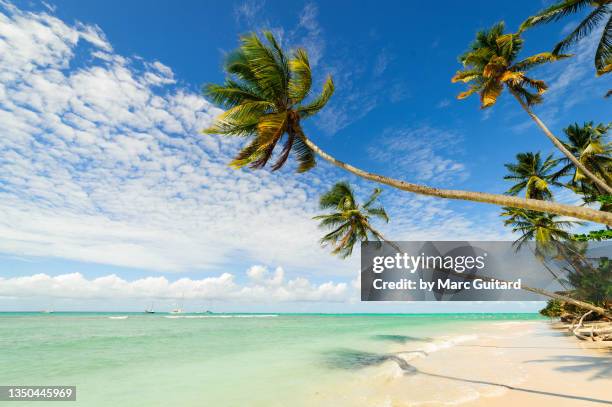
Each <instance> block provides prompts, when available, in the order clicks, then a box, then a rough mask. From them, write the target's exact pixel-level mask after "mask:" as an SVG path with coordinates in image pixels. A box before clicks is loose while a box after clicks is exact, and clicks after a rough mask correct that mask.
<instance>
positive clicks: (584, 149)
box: [204, 0, 612, 316]
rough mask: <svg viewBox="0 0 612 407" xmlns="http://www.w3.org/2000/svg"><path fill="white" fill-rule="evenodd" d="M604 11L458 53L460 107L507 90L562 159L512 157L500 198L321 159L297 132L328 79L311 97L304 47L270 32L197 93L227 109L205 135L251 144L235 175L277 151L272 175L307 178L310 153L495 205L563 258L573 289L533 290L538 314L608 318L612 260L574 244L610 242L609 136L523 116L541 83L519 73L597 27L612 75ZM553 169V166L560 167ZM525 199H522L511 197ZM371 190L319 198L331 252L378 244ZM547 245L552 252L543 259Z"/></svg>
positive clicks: (438, 193) (499, 34)
mask: <svg viewBox="0 0 612 407" xmlns="http://www.w3.org/2000/svg"><path fill="white" fill-rule="evenodd" d="M610 4H611V3H610V1H609V0H602V1H584V0H564V1H561V2H560V3H557V4H556V5H554V6H552V7H549V8H548V9H546V10H544V11H542V12H540V13H539V14H538V15H536V16H533V17H530V18H529V19H527V21H525V23H523V25H522V26H521V27H520V29H519V31H518V32H517V33H504V29H505V27H504V24H503V23H498V24H496V25H494V26H493V27H492V28H490V29H489V30H484V31H480V32H479V33H478V34H477V35H476V39H475V41H474V42H473V43H472V44H471V46H470V48H469V50H468V51H467V52H466V53H465V54H463V55H462V56H461V57H460V62H461V63H462V64H463V66H464V69H463V70H460V71H458V72H457V73H456V74H455V76H454V77H453V78H452V82H463V83H466V84H469V87H468V89H467V90H466V91H465V92H462V93H461V94H460V95H459V96H458V97H459V98H460V99H463V98H466V97H468V96H470V95H472V94H474V93H478V94H479V95H480V104H481V107H482V108H488V107H490V106H493V105H494V104H495V103H496V102H497V100H498V98H499V97H500V95H501V94H502V92H503V90H504V89H507V90H508V91H509V92H510V93H511V94H512V95H513V96H514V97H515V98H516V100H517V101H518V103H519V104H520V106H521V107H522V108H523V109H524V110H525V111H526V112H527V114H528V115H529V116H530V118H531V119H533V120H534V122H535V123H536V124H537V126H538V127H539V128H540V129H541V130H542V131H543V132H544V134H545V135H546V137H548V138H549V139H550V140H551V142H552V143H553V144H554V145H555V147H556V148H557V149H558V150H559V151H561V153H562V156H561V157H560V158H555V157H554V156H552V155H551V156H548V157H546V158H545V159H543V160H542V158H541V156H540V153H539V152H536V153H531V152H526V153H521V154H518V155H517V162H516V163H510V164H506V168H507V169H508V171H509V174H508V175H506V176H505V179H507V180H511V181H514V182H515V184H514V185H512V186H511V187H510V189H509V190H508V191H507V193H506V194H503V195H502V194H491V193H484V192H475V191H462V190H452V189H442V188H433V187H430V186H427V185H420V184H415V183H411V182H406V181H403V180H397V179H393V178H390V177H386V176H384V175H380V174H375V173H372V172H368V171H365V170H362V169H359V168H356V167H354V166H352V165H350V164H348V163H345V162H342V161H340V160H337V159H336V158H334V157H333V156H332V155H330V154H328V153H327V152H325V151H323V150H322V149H321V148H320V147H318V146H317V145H316V144H315V143H314V142H313V140H312V139H310V138H309V137H308V136H307V135H306V134H305V133H304V130H303V128H302V120H305V119H307V118H309V117H311V116H313V115H315V114H317V113H318V112H319V111H320V110H321V109H323V108H324V107H325V105H326V104H327V102H328V101H329V100H330V98H331V96H332V95H333V92H334V83H333V80H332V78H331V76H328V77H327V78H326V80H325V81H324V83H323V89H322V91H321V93H320V94H319V95H317V96H311V95H310V93H311V86H312V83H313V78H312V72H311V67H310V63H309V60H308V54H307V52H306V50H304V49H300V48H298V49H296V50H294V51H292V52H291V53H289V54H288V53H286V52H285V51H284V50H283V48H282V47H281V45H280V44H279V42H278V41H277V40H276V38H274V36H273V35H272V34H271V33H270V32H267V31H264V32H263V36H264V38H265V41H263V40H262V39H260V38H259V37H258V35H257V34H255V33H251V34H248V35H245V36H242V37H241V39H240V47H239V48H238V49H237V50H236V51H234V52H232V53H230V54H229V55H228V56H227V59H226V62H225V65H224V69H225V71H226V73H227V75H228V78H227V79H226V81H225V82H224V83H223V84H221V85H217V84H210V85H207V86H206V87H205V89H204V93H205V95H206V96H207V97H209V98H210V99H211V100H212V101H213V102H215V103H217V104H219V105H221V106H222V107H224V108H225V109H226V111H225V112H224V113H223V114H221V115H220V116H219V117H217V118H216V120H215V121H214V123H213V124H212V125H211V126H210V127H209V128H208V129H206V130H205V132H206V133H209V134H223V135H230V136H239V137H244V138H246V139H248V144H246V145H245V146H244V148H243V149H242V150H241V151H240V152H239V153H238V155H237V156H236V157H235V159H234V160H233V161H232V162H231V163H230V165H231V166H232V167H233V168H242V167H245V166H249V167H251V168H253V169H261V168H264V167H265V166H266V165H267V164H268V162H269V161H270V160H271V159H272V157H273V156H274V155H275V154H274V152H275V149H276V147H277V146H278V145H279V144H282V145H283V146H282V148H281V149H280V152H278V154H276V161H275V162H274V164H272V166H271V169H272V170H278V169H280V168H281V167H283V166H284V165H285V163H287V162H288V159H289V156H290V155H291V154H293V156H294V157H295V160H296V161H297V171H298V172H306V171H308V170H310V169H312V168H313V167H314V166H315V164H316V161H315V156H316V155H318V156H320V157H321V158H323V159H325V160H327V161H328V162H330V163H331V164H333V165H335V166H337V167H339V168H342V169H344V170H346V171H348V172H350V173H352V174H354V175H356V176H359V177H361V178H363V179H366V180H369V181H374V182H376V183H379V184H383V185H388V186H391V187H393V188H396V189H399V190H402V191H407V192H412V193H417V194H422V195H427V196H433V197H438V198H445V199H460V200H466V201H474V202H483V203H490V204H494V205H498V206H500V207H502V208H503V212H502V216H503V217H504V218H505V221H504V224H505V225H506V226H509V227H511V228H512V230H513V231H514V232H516V233H519V234H520V236H519V238H518V240H517V242H516V246H517V249H520V247H521V246H522V245H523V244H524V243H526V242H527V241H533V240H535V242H536V255H537V256H538V257H539V258H541V259H542V261H543V264H545V265H546V260H547V259H550V258H551V257H555V258H558V257H561V258H563V259H565V260H566V261H567V262H568V265H569V267H570V272H569V274H568V281H567V282H568V283H569V284H571V286H572V288H571V289H570V290H568V291H566V292H563V293H561V294H558V293H547V292H545V291H543V290H540V289H530V290H532V291H534V292H539V293H541V294H544V295H548V296H549V297H551V298H553V300H552V301H551V302H549V304H548V306H547V308H545V309H544V310H543V311H542V313H543V314H546V315H556V316H558V315H561V314H562V313H563V312H565V311H568V310H570V309H575V310H578V309H589V310H591V312H596V313H597V314H599V315H606V316H609V315H610V313H609V312H608V310H609V309H610V302H609V297H610V294H611V293H610V290H611V288H610V287H611V286H612V283H611V278H612V277H611V275H610V264H609V262H607V259H606V262H601V263H600V264H599V265H598V266H597V267H595V266H593V265H592V264H591V263H590V262H589V261H586V260H585V258H584V256H582V255H580V254H579V253H578V252H577V251H576V250H575V248H574V247H573V246H574V245H575V244H576V243H577V242H579V241H589V240H604V239H609V238H610V235H611V232H610V230H609V229H608V227H609V226H612V198H611V197H612V186H611V185H612V176H611V175H610V174H611V171H612V155H611V145H610V143H609V142H608V141H607V139H606V137H607V133H608V131H609V129H610V127H611V125H604V124H598V125H594V124H593V123H585V124H584V125H583V126H579V125H578V124H573V125H570V126H569V127H567V128H566V129H565V134H566V140H564V141H562V140H559V139H558V138H557V137H556V136H555V135H554V134H552V132H551V131H550V130H549V129H548V128H547V127H546V125H545V124H544V123H543V122H542V121H541V120H540V118H539V117H538V116H536V115H535V113H534V112H533V110H532V107H533V106H534V105H536V104H539V103H542V102H543V94H544V93H545V92H546V90H547V85H546V83H545V82H544V81H542V80H540V79H534V78H533V77H531V76H527V75H526V72H527V71H529V70H531V69H532V68H535V67H537V66H540V65H543V64H546V63H550V62H554V61H558V60H560V59H564V58H569V57H570V55H564V54H561V52H562V51H563V50H564V49H566V48H568V47H569V46H570V45H571V44H573V43H575V42H576V41H578V40H579V39H580V38H583V37H584V36H586V35H588V33H589V32H591V31H592V30H594V29H595V27H596V26H597V25H598V24H600V23H601V22H603V21H605V20H607V23H606V26H605V29H604V31H603V34H602V38H601V41H600V43H599V47H598V50H597V52H596V55H595V65H596V67H597V72H598V74H599V75H601V74H603V73H608V72H610V69H611V68H612V65H611V64H610V62H611V61H610V56H611V48H610V47H611V46H612V37H611V33H612V31H611V30H612V26H611V24H612V23H611V21H612V20H611V19H610V14H611V10H610ZM587 6H591V7H593V8H594V10H593V11H592V13H591V14H589V16H588V17H587V18H586V19H585V20H584V21H582V22H581V23H580V24H579V25H578V27H577V28H576V29H575V30H574V31H573V32H572V33H571V34H570V35H569V36H568V37H567V38H565V39H564V40H563V41H562V42H561V43H559V44H557V46H556V47H555V48H554V50H553V51H552V52H542V53H539V54H535V55H532V56H529V57H527V58H523V59H519V58H518V57H519V54H520V51H521V49H522V48H523V45H524V40H523V39H522V38H521V33H522V32H523V31H524V30H525V29H527V28H529V27H532V26H534V25H537V24H540V23H545V22H549V21H556V20H557V19H560V18H562V17H564V16H566V15H569V14H571V13H574V12H576V11H579V10H581V9H582V8H584V7H587ZM558 165H560V166H561V168H557V166H558ZM568 177H569V179H568ZM554 188H568V189H570V190H571V191H573V192H574V193H576V194H578V195H579V196H580V197H581V198H582V200H583V204H584V205H566V204H559V203H557V202H554ZM523 191H524V196H525V198H522V197H519V195H520V194H522V193H523ZM379 194H380V189H375V191H374V193H373V194H372V196H371V197H370V199H368V201H367V202H366V203H365V204H364V205H361V206H360V205H359V204H357V202H356V201H355V197H354V194H353V192H352V190H351V188H350V186H349V185H348V184H347V183H338V184H336V185H335V186H334V187H333V188H332V189H331V190H330V191H329V192H328V193H326V194H325V195H323V197H322V198H321V208H322V209H333V210H334V212H333V213H330V214H326V215H321V216H317V217H316V218H315V219H317V220H320V221H321V226H322V227H326V228H335V229H333V230H332V231H331V232H330V233H328V234H327V235H325V236H324V237H323V239H322V240H321V243H322V244H323V245H327V244H331V245H333V246H334V248H333V250H332V253H334V254H338V255H340V256H342V257H347V256H349V255H350V254H351V253H352V251H353V247H354V245H355V243H356V242H358V241H362V240H366V239H368V238H370V239H374V240H378V241H380V240H384V238H383V237H382V235H381V234H380V232H378V231H377V230H376V229H374V228H373V227H372V225H371V223H370V218H371V217H379V218H381V219H383V220H385V221H388V218H387V215H386V212H385V211H384V209H383V208H382V207H378V208H372V207H371V205H372V204H373V202H374V201H375V200H376V199H377V197H378V195H379ZM595 202H599V203H600V208H599V210H595V209H592V208H590V207H587V206H585V205H587V204H591V205H592V204H593V203H595ZM562 216H566V217H571V218H577V219H582V220H586V221H592V222H596V223H600V224H604V225H606V229H605V230H598V231H591V232H589V233H587V234H572V233H571V230H570V229H571V227H572V226H574V225H576V224H579V222H575V221H572V220H567V219H564V218H562ZM550 247H555V249H554V250H552V251H551V250H549V248H550ZM577 253H578V254H577ZM549 271H550V269H549ZM570 295H571V296H572V297H570ZM602 307H604V308H602Z"/></svg>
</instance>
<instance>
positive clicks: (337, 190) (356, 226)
mask: <svg viewBox="0 0 612 407" xmlns="http://www.w3.org/2000/svg"><path fill="white" fill-rule="evenodd" d="M381 192H382V190H381V189H380V188H376V189H374V191H373V192H372V195H370V197H369V198H368V200H367V201H366V202H365V203H364V204H363V205H359V203H357V201H356V200H355V194H354V193H353V189H352V188H351V186H350V185H349V184H348V183H347V182H338V183H337V184H336V185H334V186H333V187H332V189H331V190H329V191H328V192H326V193H325V194H323V195H322V196H321V199H320V201H319V206H320V207H321V209H331V210H333V212H332V213H329V214H326V215H320V216H315V217H314V219H317V220H320V221H321V222H320V223H319V227H321V228H327V229H333V230H332V231H331V232H329V233H328V234H326V235H325V236H323V238H322V239H321V244H322V245H324V246H325V245H328V244H331V245H332V246H333V247H334V249H333V250H332V253H333V254H338V255H339V256H340V257H343V258H345V257H348V256H350V255H351V253H353V247H354V246H355V243H357V242H360V241H366V240H375V241H381V240H385V238H384V237H383V236H382V235H381V234H380V232H378V231H377V230H376V229H374V228H373V227H372V225H371V224H370V218H372V217H375V218H380V219H382V220H384V221H385V222H389V217H388V216H387V212H385V209H384V208H383V207H382V206H377V207H375V206H374V204H375V203H376V201H377V199H378V196H379V195H380V193H381Z"/></svg>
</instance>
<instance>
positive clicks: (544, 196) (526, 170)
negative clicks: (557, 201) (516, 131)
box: [504, 152, 564, 200]
mask: <svg viewBox="0 0 612 407" xmlns="http://www.w3.org/2000/svg"><path fill="white" fill-rule="evenodd" d="M516 161H517V162H516V163H510V164H505V165H504V166H505V167H506V169H507V170H508V172H509V174H508V175H506V176H504V179H507V180H512V181H518V182H517V183H516V184H515V185H514V186H512V188H510V189H509V190H508V191H507V193H508V194H510V195H518V194H519V193H520V192H521V191H523V190H525V198H531V199H540V200H551V199H552V192H551V191H550V186H551V185H555V186H562V184H561V183H560V182H558V181H557V178H558V177H560V176H561V175H563V174H564V172H561V171H558V172H554V169H555V166H556V165H557V163H558V162H559V160H554V159H553V158H552V154H551V155H549V156H548V157H546V159H545V160H544V161H542V159H541V157H540V153H539V152H537V153H535V154H534V153H519V154H517V155H516Z"/></svg>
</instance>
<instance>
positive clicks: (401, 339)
mask: <svg viewBox="0 0 612 407" xmlns="http://www.w3.org/2000/svg"><path fill="white" fill-rule="evenodd" d="M372 339H374V340H377V341H385V342H395V343H401V344H404V343H408V342H432V341H433V338H427V337H423V338H419V337H416V336H407V335H373V336H372Z"/></svg>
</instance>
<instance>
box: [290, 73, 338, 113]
mask: <svg viewBox="0 0 612 407" xmlns="http://www.w3.org/2000/svg"><path fill="white" fill-rule="evenodd" d="M333 94H334V81H333V80H332V77H331V76H328V77H327V78H326V79H325V83H324V84H323V91H322V92H321V94H320V95H319V96H317V97H316V98H315V99H314V100H312V101H311V102H310V103H307V104H306V105H303V106H299V107H298V108H297V111H298V113H299V114H300V116H301V117H302V118H306V117H310V116H312V115H314V114H315V113H317V112H318V111H320V110H321V109H323V108H324V107H325V105H326V104H327V102H329V99H330V98H331V97H332V95H333Z"/></svg>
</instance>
